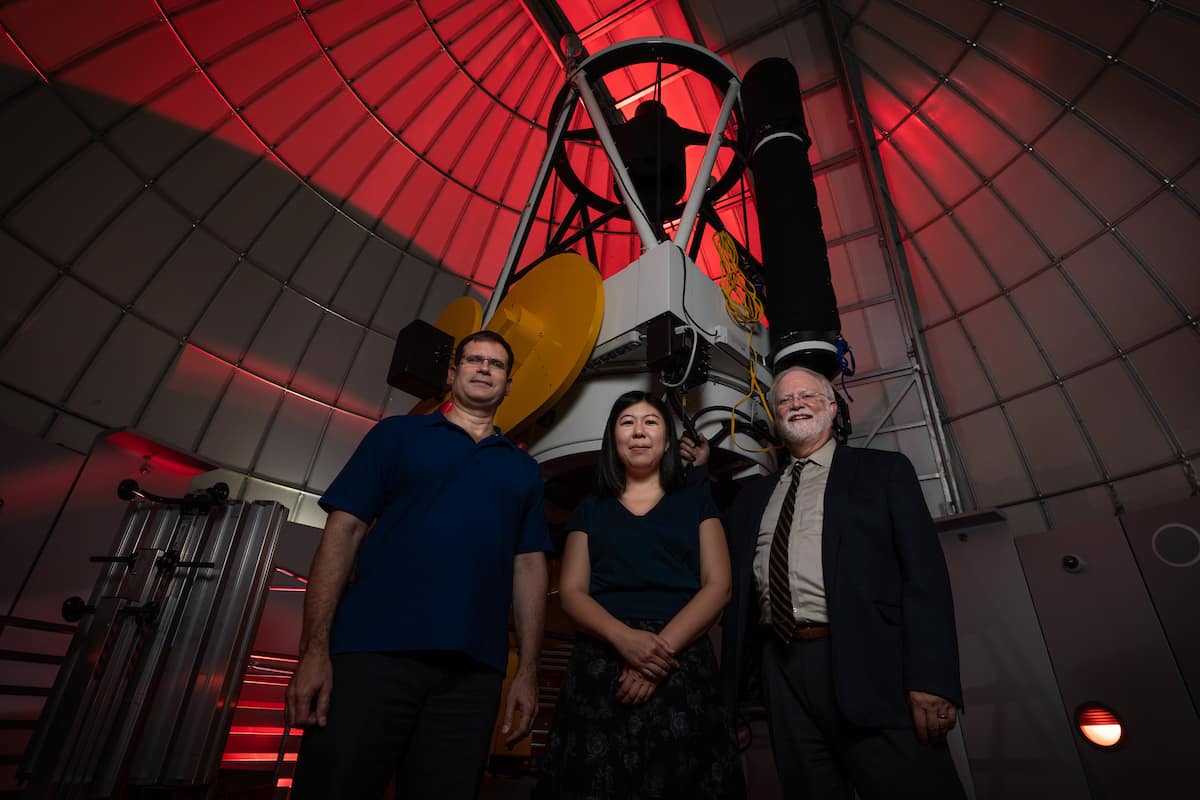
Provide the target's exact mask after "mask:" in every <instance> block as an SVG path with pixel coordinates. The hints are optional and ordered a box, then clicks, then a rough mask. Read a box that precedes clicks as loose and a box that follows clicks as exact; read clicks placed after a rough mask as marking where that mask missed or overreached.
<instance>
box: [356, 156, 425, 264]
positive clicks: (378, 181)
mask: <svg viewBox="0 0 1200 800" xmlns="http://www.w3.org/2000/svg"><path fill="white" fill-rule="evenodd" d="M419 163H420V162H419V161H418V160H417V158H416V156H414V155H413V154H412V153H411V152H409V151H408V150H407V149H406V148H404V147H403V146H401V145H398V144H393V145H392V146H391V147H389V148H388V149H387V152H385V153H384V154H383V157H382V158H380V159H379V160H378V161H377V162H375V164H374V166H373V167H372V168H371V169H370V170H369V171H368V172H367V174H366V175H365V176H364V177H363V179H362V181H361V182H360V183H359V184H358V185H357V187H356V188H355V190H354V193H353V194H352V195H350V198H349V202H348V203H347V206H346V208H347V213H348V214H350V215H351V216H353V217H354V218H355V219H358V220H359V221H360V222H363V224H365V225H367V226H368V227H370V228H371V229H372V230H374V231H376V232H377V233H379V234H380V235H381V236H385V237H386V238H387V239H388V240H389V241H391V242H392V243H393V244H396V245H399V246H406V245H407V244H408V241H409V237H410V236H411V235H412V225H409V224H402V225H401V226H400V227H396V226H395V225H391V226H384V227H382V228H381V227H379V226H380V223H381V220H380V218H381V217H382V216H383V215H384V214H385V213H386V212H387V211H389V210H390V209H391V208H392V207H393V206H394V205H395V202H396V199H397V198H398V197H399V196H400V194H401V193H403V192H406V191H408V183H409V180H410V179H411V177H412V175H413V173H414V172H416V170H417V167H418V165H419Z"/></svg>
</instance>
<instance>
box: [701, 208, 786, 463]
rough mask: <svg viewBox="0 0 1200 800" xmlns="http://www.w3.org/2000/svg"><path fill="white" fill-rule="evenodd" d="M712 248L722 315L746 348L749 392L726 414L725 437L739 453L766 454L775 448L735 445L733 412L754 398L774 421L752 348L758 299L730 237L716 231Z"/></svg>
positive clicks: (759, 309) (758, 313)
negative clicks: (741, 336) (717, 265)
mask: <svg viewBox="0 0 1200 800" xmlns="http://www.w3.org/2000/svg"><path fill="white" fill-rule="evenodd" d="M713 244H715V245H716V248H717V254H718V255H719V256H720V259H721V276H722V281H721V283H720V284H719V285H720V287H721V293H722V294H724V295H725V311H726V313H727V314H729V318H730V319H732V320H733V322H734V324H736V325H737V326H738V327H739V328H741V329H742V330H744V331H745V332H746V335H747V337H748V340H749V345H750V391H748V392H747V393H746V395H745V396H744V397H743V398H742V399H741V400H738V401H737V403H736V404H734V406H733V409H732V410H730V412H729V437H730V440H731V441H732V442H733V446H734V447H736V448H738V449H739V450H742V451H743V452H746V453H769V452H770V451H772V450H774V449H775V448H774V447H762V448H758V449H754V450H751V449H748V448H745V447H742V446H741V445H740V444H738V441H737V409H738V407H739V406H741V405H742V403H745V402H746V401H747V400H749V399H750V398H751V397H755V396H757V397H758V399H759V402H761V403H762V407H763V410H764V411H766V412H767V419H769V420H770V421H771V424H772V425H774V424H775V417H774V415H772V413H771V404H770V403H769V402H767V398H766V395H765V394H764V393H763V388H762V386H761V385H760V384H759V382H758V375H757V368H758V351H757V350H755V348H754V326H755V325H757V324H758V322H759V320H761V319H762V316H763V304H762V300H760V299H759V297H758V292H757V291H756V290H755V288H754V284H752V283H750V282H748V281H747V280H746V276H745V275H743V274H742V271H741V269H739V268H738V251H737V243H736V242H734V240H733V237H732V236H730V235H729V234H728V233H726V232H725V231H717V232H716V233H715V234H713Z"/></svg>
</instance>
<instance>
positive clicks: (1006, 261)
mask: <svg viewBox="0 0 1200 800" xmlns="http://www.w3.org/2000/svg"><path fill="white" fill-rule="evenodd" d="M1013 210H1014V209H1013V207H1012V206H1011V205H1009V206H1006V205H1005V204H1004V203H1003V202H1001V200H1000V198H999V197H997V195H996V193H995V192H993V191H992V190H991V189H990V188H980V189H979V190H978V191H976V192H975V193H974V194H972V195H971V196H970V197H967V198H966V199H964V200H963V201H962V203H961V205H959V206H957V207H956V208H955V209H954V219H955V220H956V225H957V228H958V230H959V231H960V232H961V233H962V235H963V236H964V237H965V238H966V239H967V241H969V242H970V243H971V245H972V247H973V248H974V250H975V251H977V252H978V253H979V256H980V258H981V259H982V262H983V263H985V264H986V265H987V268H988V270H989V271H990V272H991V273H992V274H993V275H994V276H995V278H994V279H993V281H992V282H991V283H990V284H989V287H988V297H991V296H992V293H993V292H995V291H996V290H997V289H998V288H999V287H998V286H997V285H996V283H997V282H998V283H999V284H1001V285H1003V286H1008V287H1011V286H1015V285H1016V284H1017V283H1019V282H1020V281H1023V280H1025V279H1027V278H1029V277H1030V276H1032V275H1035V274H1036V273H1037V272H1038V270H1042V269H1045V267H1046V265H1048V264H1049V263H1050V258H1051V256H1050V255H1049V254H1048V253H1047V252H1046V251H1045V250H1044V249H1043V248H1042V246H1041V245H1039V243H1038V241H1037V240H1036V239H1035V238H1034V236H1033V235H1032V234H1031V233H1030V232H1029V230H1028V229H1027V228H1026V227H1025V226H1024V225H1023V224H1022V220H1021V219H1020V218H1018V217H1016V216H1014V215H1013Z"/></svg>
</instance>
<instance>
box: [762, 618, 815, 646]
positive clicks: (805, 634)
mask: <svg viewBox="0 0 1200 800" xmlns="http://www.w3.org/2000/svg"><path fill="white" fill-rule="evenodd" d="M763 635H765V636H771V637H773V638H775V639H778V638H779V634H778V633H776V631H775V629H774V628H771V627H764V628H763ZM827 636H829V626H828V625H826V624H825V623H817V622H802V623H800V624H799V625H795V626H793V627H792V629H791V630H790V631H788V641H790V642H794V641H803V642H811V641H812V640H813V639H824V638H825V637H827Z"/></svg>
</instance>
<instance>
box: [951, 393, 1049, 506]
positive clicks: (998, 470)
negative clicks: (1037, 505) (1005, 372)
mask: <svg viewBox="0 0 1200 800" xmlns="http://www.w3.org/2000/svg"><path fill="white" fill-rule="evenodd" d="M950 430H951V432H952V433H953V435H954V439H955V441H956V442H957V443H958V449H959V455H960V456H961V457H962V460H963V465H964V466H965V467H966V470H967V474H968V475H969V476H970V483H971V487H972V489H973V490H974V495H975V499H976V502H977V504H978V505H979V507H981V508H988V507H990V506H1006V505H1007V504H1009V503H1013V502H1016V501H1021V500H1028V499H1029V498H1030V496H1031V495H1033V493H1034V489H1033V484H1032V483H1031V482H1030V479H1029V474H1028V470H1027V468H1026V466H1025V461H1024V458H1023V456H1022V455H1021V452H1020V451H1019V450H1018V449H1017V446H1016V443H1015V442H1014V441H1013V438H1012V428H1011V426H1010V424H1009V422H1008V420H1007V419H1006V418H1005V416H1004V414H1003V412H1002V411H1001V409H999V408H989V409H987V410H985V411H980V412H979V413H976V414H971V415H970V416H966V417H962V418H960V419H956V420H954V421H953V422H952V423H951V424H950Z"/></svg>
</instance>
